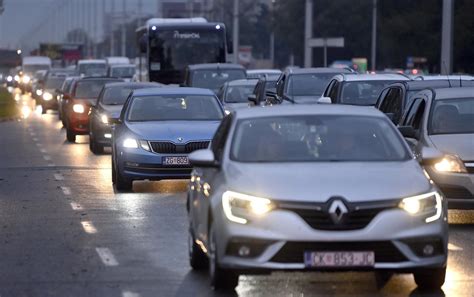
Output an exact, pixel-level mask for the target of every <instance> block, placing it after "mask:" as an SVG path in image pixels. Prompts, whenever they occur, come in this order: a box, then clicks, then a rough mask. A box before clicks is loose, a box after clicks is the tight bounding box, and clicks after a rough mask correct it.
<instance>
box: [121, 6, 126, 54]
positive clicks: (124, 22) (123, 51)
mask: <svg viewBox="0 0 474 297" xmlns="http://www.w3.org/2000/svg"><path fill="white" fill-rule="evenodd" d="M126 10H127V2H126V0H122V56H123V57H125V56H126V55H127V47H126V42H127V41H126V40H125V39H126V38H127V32H126V26H125V25H126V22H127V15H126V13H127V12H126Z"/></svg>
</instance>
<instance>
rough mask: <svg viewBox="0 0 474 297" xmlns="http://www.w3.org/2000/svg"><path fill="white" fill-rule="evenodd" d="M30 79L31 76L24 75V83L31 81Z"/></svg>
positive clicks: (22, 79)
mask: <svg viewBox="0 0 474 297" xmlns="http://www.w3.org/2000/svg"><path fill="white" fill-rule="evenodd" d="M30 80H31V78H30V77H29V76H28V75H24V76H23V77H22V78H21V81H22V82H23V83H24V84H27V83H29V82H30Z"/></svg>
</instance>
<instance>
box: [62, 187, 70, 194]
mask: <svg viewBox="0 0 474 297" xmlns="http://www.w3.org/2000/svg"><path fill="white" fill-rule="evenodd" d="M61 190H62V191H63V193H64V195H66V196H69V195H71V188H69V187H61Z"/></svg>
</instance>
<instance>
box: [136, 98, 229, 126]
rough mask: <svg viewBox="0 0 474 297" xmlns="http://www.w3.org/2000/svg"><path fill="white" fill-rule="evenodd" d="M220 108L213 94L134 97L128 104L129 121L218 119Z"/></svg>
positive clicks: (220, 117)
mask: <svg viewBox="0 0 474 297" xmlns="http://www.w3.org/2000/svg"><path fill="white" fill-rule="evenodd" d="M222 117H223V114H222V109H221V107H220V105H219V103H218V100H217V98H216V97H214V96H207V95H161V96H143V97H135V98H133V101H132V103H131V105H130V108H129V112H128V120H129V121H130V122H147V121H220V120H221V119H222Z"/></svg>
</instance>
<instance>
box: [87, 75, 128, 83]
mask: <svg viewBox="0 0 474 297" xmlns="http://www.w3.org/2000/svg"><path fill="white" fill-rule="evenodd" d="M78 80H80V81H91V80H115V81H117V82H123V79H120V78H115V77H109V76H85V77H80V78H79V79H78Z"/></svg>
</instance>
